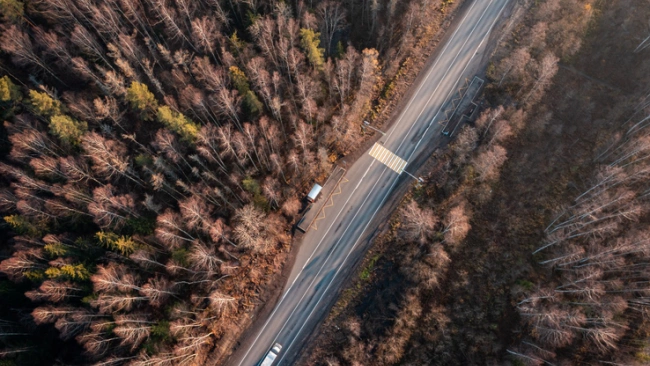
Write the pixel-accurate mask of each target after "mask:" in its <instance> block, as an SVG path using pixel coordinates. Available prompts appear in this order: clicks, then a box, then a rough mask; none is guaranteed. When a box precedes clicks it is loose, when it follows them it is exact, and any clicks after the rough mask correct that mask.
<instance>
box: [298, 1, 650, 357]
mask: <svg viewBox="0 0 650 366" xmlns="http://www.w3.org/2000/svg"><path fill="white" fill-rule="evenodd" d="M648 19H650V3H648V2H647V1H633V0H616V1H591V0H545V1H521V2H518V4H517V6H516V7H515V8H514V9H513V11H512V14H511V15H510V16H509V21H507V22H505V24H504V25H503V29H502V30H501V32H502V33H501V34H500V36H499V37H500V38H498V44H497V45H496V50H495V51H494V53H493V54H491V57H490V61H489V64H488V66H487V70H486V71H485V76H486V78H487V79H488V81H489V84H488V85H487V86H486V88H485V90H484V93H483V97H482V98H483V100H482V106H483V111H482V113H481V114H480V116H479V117H478V119H477V120H476V121H474V122H473V123H471V124H468V125H466V126H464V128H463V130H462V132H461V133H460V134H459V135H458V136H457V137H456V138H455V140H454V141H452V142H451V143H450V145H449V148H448V149H445V150H439V151H438V152H436V154H435V156H433V157H432V158H431V159H430V161H429V163H428V166H426V167H425V168H423V169H422V171H421V173H422V174H423V175H424V176H425V178H426V183H425V184H422V185H414V187H412V189H411V190H410V192H409V193H408V195H407V197H405V199H404V200H403V202H402V203H401V205H400V206H401V207H400V208H399V209H398V210H397V212H395V213H394V214H393V215H392V217H391V219H390V223H389V224H388V225H387V229H386V230H385V232H384V233H383V234H381V235H379V236H378V237H377V238H376V239H375V243H374V244H373V247H372V248H371V250H370V252H369V253H368V254H367V256H366V258H365V260H364V261H363V263H362V264H361V266H360V268H359V270H358V273H357V274H356V277H355V278H353V280H352V282H351V283H350V284H349V286H347V288H346V289H344V290H343V291H342V293H341V297H340V300H339V302H338V303H337V305H335V306H334V309H333V311H332V312H331V314H330V315H329V317H328V319H327V320H326V321H325V323H324V324H323V326H322V327H321V329H322V334H321V335H319V336H318V337H316V338H315V339H314V340H313V342H312V346H311V347H310V350H309V351H308V352H307V354H306V355H304V356H303V359H302V362H301V364H305V365H328V366H343V365H345V366H348V365H349V366H352V365H647V364H648V363H649V362H650V322H649V318H648V315H649V314H650V313H649V310H650V307H649V305H650V302H649V301H648V295H649V291H650V287H648V283H649V282H648V281H649V280H650V273H649V272H648V260H649V259H650V258H649V255H650V251H649V250H648V248H649V246H648V245H649V238H648V233H649V230H650V226H648V225H649V223H650V221H649V216H648V214H649V212H648V207H647V205H646V204H647V202H648V201H647V199H648V193H649V192H650V191H649V190H648V188H649V187H648V176H647V173H648V171H649V170H648V169H649V166H648V159H647V158H648V156H649V155H648V151H649V150H648V149H649V148H650V145H649V144H648V141H649V140H648V139H649V138H650V135H649V134H648V129H647V127H648V123H649V121H650V94H648V85H650V79H649V78H648V75H650V73H649V71H650V70H649V67H650V64H649V63H648V58H649V57H650V54H649V53H648V52H649V51H650V47H649V45H650V41H649V39H650V38H649V32H648V27H647V24H648ZM623 29H624V30H625V31H624V32H622V31H621V30H623Z"/></svg>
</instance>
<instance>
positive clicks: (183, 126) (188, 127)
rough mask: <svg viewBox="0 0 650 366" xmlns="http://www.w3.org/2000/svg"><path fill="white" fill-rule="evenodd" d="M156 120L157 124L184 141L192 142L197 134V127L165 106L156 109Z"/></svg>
mask: <svg viewBox="0 0 650 366" xmlns="http://www.w3.org/2000/svg"><path fill="white" fill-rule="evenodd" d="M157 118H158V122H160V123H162V124H164V125H165V126H167V128H169V129H170V130H172V131H174V132H176V133H177V134H179V135H180V136H181V138H183V140H185V141H194V139H195V138H196V135H197V134H198V133H199V126H197V125H196V124H195V123H194V122H192V121H191V120H190V119H188V118H187V117H185V116H184V115H183V114H182V113H178V112H176V111H173V110H172V109H171V108H169V107H168V106H166V105H165V106H162V107H159V108H158V114H157Z"/></svg>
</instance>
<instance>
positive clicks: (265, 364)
mask: <svg viewBox="0 0 650 366" xmlns="http://www.w3.org/2000/svg"><path fill="white" fill-rule="evenodd" d="M281 350H282V345H281V344H280V343H276V344H274V345H273V348H271V350H270V351H269V353H267V354H266V357H264V361H262V363H261V364H260V366H271V365H273V361H275V359H276V358H277V357H278V354H280V351H281Z"/></svg>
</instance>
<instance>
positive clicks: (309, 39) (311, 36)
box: [300, 28, 325, 70]
mask: <svg viewBox="0 0 650 366" xmlns="http://www.w3.org/2000/svg"><path fill="white" fill-rule="evenodd" d="M300 45H301V46H302V48H303V50H305V52H306V53H307V58H308V59H309V62H310V63H311V64H312V65H313V66H314V68H316V69H317V70H321V69H322V68H323V64H324V63H325V59H324V57H323V55H324V54H325V49H324V48H320V47H318V46H319V45H320V33H318V32H314V31H313V30H311V29H305V28H302V29H300Z"/></svg>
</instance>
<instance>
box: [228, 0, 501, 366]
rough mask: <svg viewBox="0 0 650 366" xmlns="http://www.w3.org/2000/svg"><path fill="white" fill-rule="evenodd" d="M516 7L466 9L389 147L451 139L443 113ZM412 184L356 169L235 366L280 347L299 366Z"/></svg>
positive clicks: (496, 2)
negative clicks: (390, 210) (387, 211)
mask: <svg viewBox="0 0 650 366" xmlns="http://www.w3.org/2000/svg"><path fill="white" fill-rule="evenodd" d="M509 1H510V0H474V1H472V2H471V3H470V4H468V5H467V6H466V7H465V10H464V13H462V14H460V16H459V17H458V18H457V19H460V20H459V21H458V22H456V28H455V29H453V30H450V31H449V32H453V33H451V35H450V36H447V37H446V42H445V43H444V44H441V45H440V46H439V50H440V51H438V52H437V55H438V56H437V58H436V59H435V61H434V62H433V63H430V65H431V66H430V67H429V68H427V69H425V70H423V71H422V73H425V74H424V76H423V77H420V78H418V80H419V83H418V84H416V85H413V88H416V89H415V92H414V93H412V97H411V99H410V100H409V101H408V103H407V104H406V107H405V108H404V109H403V110H402V112H401V113H400V114H399V115H398V117H397V118H398V119H397V121H395V122H394V123H393V124H392V127H391V128H390V129H389V130H388V131H386V136H384V137H383V138H382V139H381V140H380V141H381V142H383V145H384V147H386V148H387V149H389V150H391V151H392V152H393V153H395V154H397V155H398V156H400V157H402V158H403V159H405V160H406V161H407V162H409V163H410V162H413V160H414V159H415V158H416V157H418V155H419V154H422V153H423V152H425V151H427V149H426V146H425V145H430V144H434V143H436V142H440V141H441V140H442V139H444V138H445V137H443V136H442V135H441V131H442V127H443V126H442V125H441V124H439V123H438V121H439V120H441V119H442V118H439V117H441V116H443V115H444V113H443V111H442V107H443V106H444V105H445V104H446V103H447V102H448V101H449V99H450V97H451V96H452V95H453V94H454V92H455V91H456V90H457V88H458V87H459V86H460V85H461V83H462V82H464V80H465V78H470V79H471V77H472V76H473V75H474V73H475V72H476V70H477V69H478V68H479V67H480V66H481V65H480V62H481V59H482V56H483V51H484V49H485V46H486V43H487V39H488V36H489V34H490V32H491V31H492V29H493V27H494V25H495V24H496V23H497V21H498V20H499V18H500V15H501V14H502V13H503V10H504V9H505V7H506V5H507V4H508V2H509ZM429 151H430V150H429ZM405 170H406V171H409V165H407V166H406V169H405ZM409 179H411V178H408V177H406V176H405V174H401V175H398V174H397V173H396V172H395V171H393V170H390V169H389V168H388V167H386V166H385V165H383V164H381V163H380V162H378V161H376V160H375V159H373V158H372V157H371V156H369V155H368V154H364V155H363V156H362V157H361V158H359V159H358V160H357V161H356V162H355V163H354V164H353V165H352V166H349V167H348V172H347V174H346V175H345V180H344V181H343V182H344V183H342V184H341V191H340V192H341V193H340V194H337V195H335V196H333V203H334V205H333V206H331V207H327V208H325V211H324V212H325V218H324V219H321V220H318V221H317V222H316V227H315V228H312V229H310V230H309V231H308V232H307V233H306V234H305V236H304V239H303V242H302V244H301V247H300V249H299V252H298V256H297V258H296V262H295V265H294V268H293V269H292V272H291V275H290V276H289V280H288V283H287V285H286V286H285V289H284V292H283V295H282V297H281V298H280V300H279V301H278V304H277V305H276V307H275V308H274V310H273V312H272V313H271V314H270V315H269V317H268V319H266V321H265V322H264V323H261V325H260V327H259V329H255V331H254V332H251V336H250V337H249V338H250V339H248V340H246V341H245V342H244V343H243V344H242V346H241V347H239V349H238V350H237V351H236V352H235V353H234V354H233V355H232V356H231V357H230V360H229V361H228V365H230V366H254V365H257V364H258V363H259V362H260V361H261V360H262V359H263V358H264V356H265V355H266V353H267V352H268V350H270V349H271V347H272V346H273V344H274V343H276V342H277V343H280V344H282V351H281V352H280V354H279V356H278V358H277V359H276V361H275V363H274V366H277V365H292V364H294V362H295V360H296V359H297V358H298V356H299V352H300V350H301V349H302V347H303V346H304V343H305V340H306V339H307V337H308V336H309V335H310V334H311V333H312V332H313V331H315V330H317V329H318V325H319V322H320V321H321V320H322V318H323V317H324V315H325V314H327V311H328V310H329V309H330V307H331V306H332V305H333V304H334V302H335V300H336V293H337V290H338V288H339V287H340V286H341V282H342V281H341V280H342V279H343V278H344V274H345V271H346V270H348V269H349V267H350V264H351V263H352V262H354V260H356V259H357V258H358V257H359V256H361V255H363V250H359V247H360V245H359V244H360V242H361V239H362V238H366V239H367V238H368V237H369V235H368V233H369V232H371V231H373V230H374V229H376V228H377V226H378V225H379V224H380V223H379V222H377V221H378V220H373V219H374V218H375V216H376V215H377V213H378V212H379V210H380V209H381V208H382V206H383V205H384V203H385V202H386V200H387V199H388V197H389V196H390V195H391V193H392V192H393V191H394V190H395V188H396V186H398V185H402V184H409V183H410V181H409ZM346 180H347V182H346Z"/></svg>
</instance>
